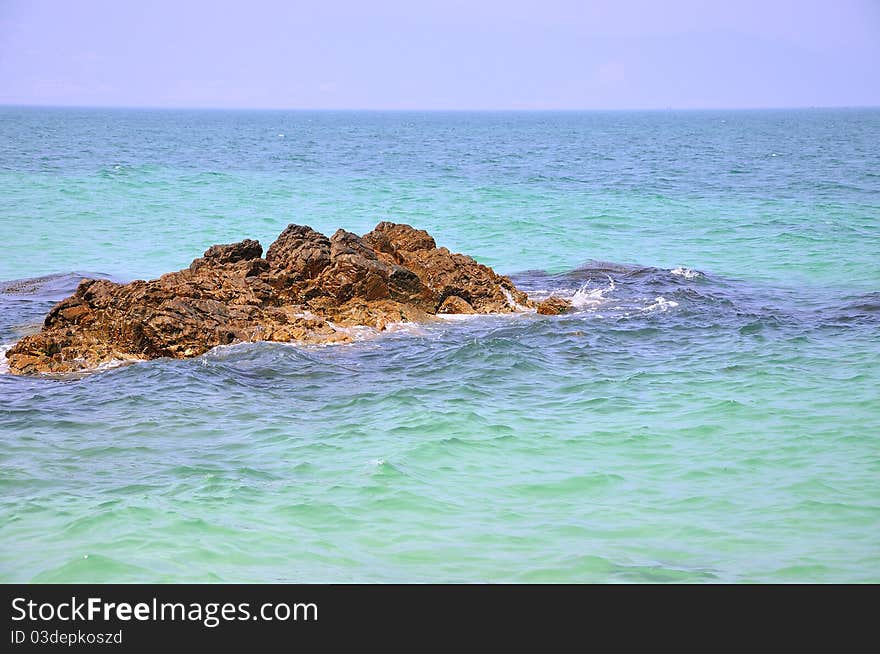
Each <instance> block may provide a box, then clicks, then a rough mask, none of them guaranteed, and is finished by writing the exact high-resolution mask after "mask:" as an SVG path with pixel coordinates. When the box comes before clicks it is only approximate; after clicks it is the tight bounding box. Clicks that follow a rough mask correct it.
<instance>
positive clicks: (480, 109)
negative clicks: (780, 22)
mask: <svg viewBox="0 0 880 654" xmlns="http://www.w3.org/2000/svg"><path fill="white" fill-rule="evenodd" d="M0 108H3V109H10V108H15V109H110V110H113V109H117V110H119V109H122V110H144V111H303V112H305V111H316V112H332V111H348V112H355V111H357V112H376V113H379V112H389V113H390V112H424V113H427V112H437V113H441V112H448V113H454V112H462V113H468V112H469V113H501V112H509V113H541V112H545V113H562V112H572V113H574V112H584V113H586V112H615V111H621V112H623V111H645V112H659V111H792V110H814V109H880V105H872V104H840V105H763V106H761V105H758V106H743V107H720V106H719V107H712V106H692V107H691V106H689V107H676V106H666V107H608V108H598V107H592V108H590V107H576V108H554V107H544V108H515V107H503V108H492V107H475V108H471V107H456V108H441V107H428V108H420V107H394V108H392V107H383V108H377V107H246V106H243V107H223V106H209V105H190V106H185V105H184V106H177V105H124V104H48V103H6V102H0Z"/></svg>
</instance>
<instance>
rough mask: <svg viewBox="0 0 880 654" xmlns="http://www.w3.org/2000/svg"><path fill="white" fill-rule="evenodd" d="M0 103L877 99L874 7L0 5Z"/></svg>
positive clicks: (442, 105) (873, 0)
mask: <svg viewBox="0 0 880 654" xmlns="http://www.w3.org/2000/svg"><path fill="white" fill-rule="evenodd" d="M0 103H2V104H61V105H121V106H156V107H266V108H270V107H273V108H274V107H277V108H370V109H406V108H415V109H419V108H422V109H485V108H489V109H554V108H555V109H609V108H665V107H675V108H681V107H779V106H846V105H880V0H823V1H819V0H791V1H788V0H728V1H727V2H715V1H712V0H701V1H696V0H694V1H685V0H682V1H676V0H667V1H663V0H610V1H605V0H598V1H593V2H591V1H589V0H580V1H578V0H539V1H530V2H518V1H517V0H468V1H460V0H444V1H439V0H437V1H435V0H404V1H399V2H398V1H383V0H363V1H360V2H355V1H351V2H337V1H334V0H323V1H317V2H312V1H298V0H287V1H285V0H237V1H235V2H227V1H225V0H205V1H191V0H148V1H143V2H133V1H132V2H129V1H127V0H110V1H102V0H0Z"/></svg>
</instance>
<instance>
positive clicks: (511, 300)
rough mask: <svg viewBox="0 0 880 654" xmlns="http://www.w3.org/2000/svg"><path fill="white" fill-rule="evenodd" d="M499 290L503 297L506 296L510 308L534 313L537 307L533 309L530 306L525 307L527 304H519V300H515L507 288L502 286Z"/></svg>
mask: <svg viewBox="0 0 880 654" xmlns="http://www.w3.org/2000/svg"><path fill="white" fill-rule="evenodd" d="M501 292H502V293H504V297H505V298H507V304H509V305H510V308H511V309H514V310H515V311H522V312H524V313H525V312H531V313H535V312H536V311H537V309H533V308H531V307H527V306H525V305H523V304H520V303H519V302H517V301H516V300H515V299H514V297H513V295H512V294H511V292H510V291H508V290H507V289H506V288H504V287H503V286H502V287H501Z"/></svg>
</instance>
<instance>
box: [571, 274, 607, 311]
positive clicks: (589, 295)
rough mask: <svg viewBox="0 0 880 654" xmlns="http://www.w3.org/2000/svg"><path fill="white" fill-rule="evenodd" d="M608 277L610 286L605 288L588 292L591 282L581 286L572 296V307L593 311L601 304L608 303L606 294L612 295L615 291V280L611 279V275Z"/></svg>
mask: <svg viewBox="0 0 880 654" xmlns="http://www.w3.org/2000/svg"><path fill="white" fill-rule="evenodd" d="M606 277H608V286H606V287H604V288H594V289H592V290H588V287H589V285H590V282H587V283H585V284H584V285H583V286H581V287H580V288H579V289H578V290H577V291H576V292H575V294H574V295H572V296H571V305H572V306H573V307H574V308H575V309H581V310H584V309H593V308H595V307H597V306H599V305H600V304H603V303H605V302H607V301H608V298H606V297H605V294H606V293H610V292H611V291H613V290H614V289H615V286H614V280H613V279H611V276H610V275H606Z"/></svg>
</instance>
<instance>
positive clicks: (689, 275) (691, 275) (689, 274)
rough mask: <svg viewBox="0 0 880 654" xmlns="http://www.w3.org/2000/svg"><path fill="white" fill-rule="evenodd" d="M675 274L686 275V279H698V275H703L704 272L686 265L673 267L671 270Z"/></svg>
mask: <svg viewBox="0 0 880 654" xmlns="http://www.w3.org/2000/svg"><path fill="white" fill-rule="evenodd" d="M669 272H671V273H672V274H673V275H678V276H679V277H684V278H685V279H696V278H697V277H702V276H703V273H701V272H699V271H698V270H693V269H692V268H685V267H684V266H679V267H678V268H673V269H672V270H670V271H669Z"/></svg>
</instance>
